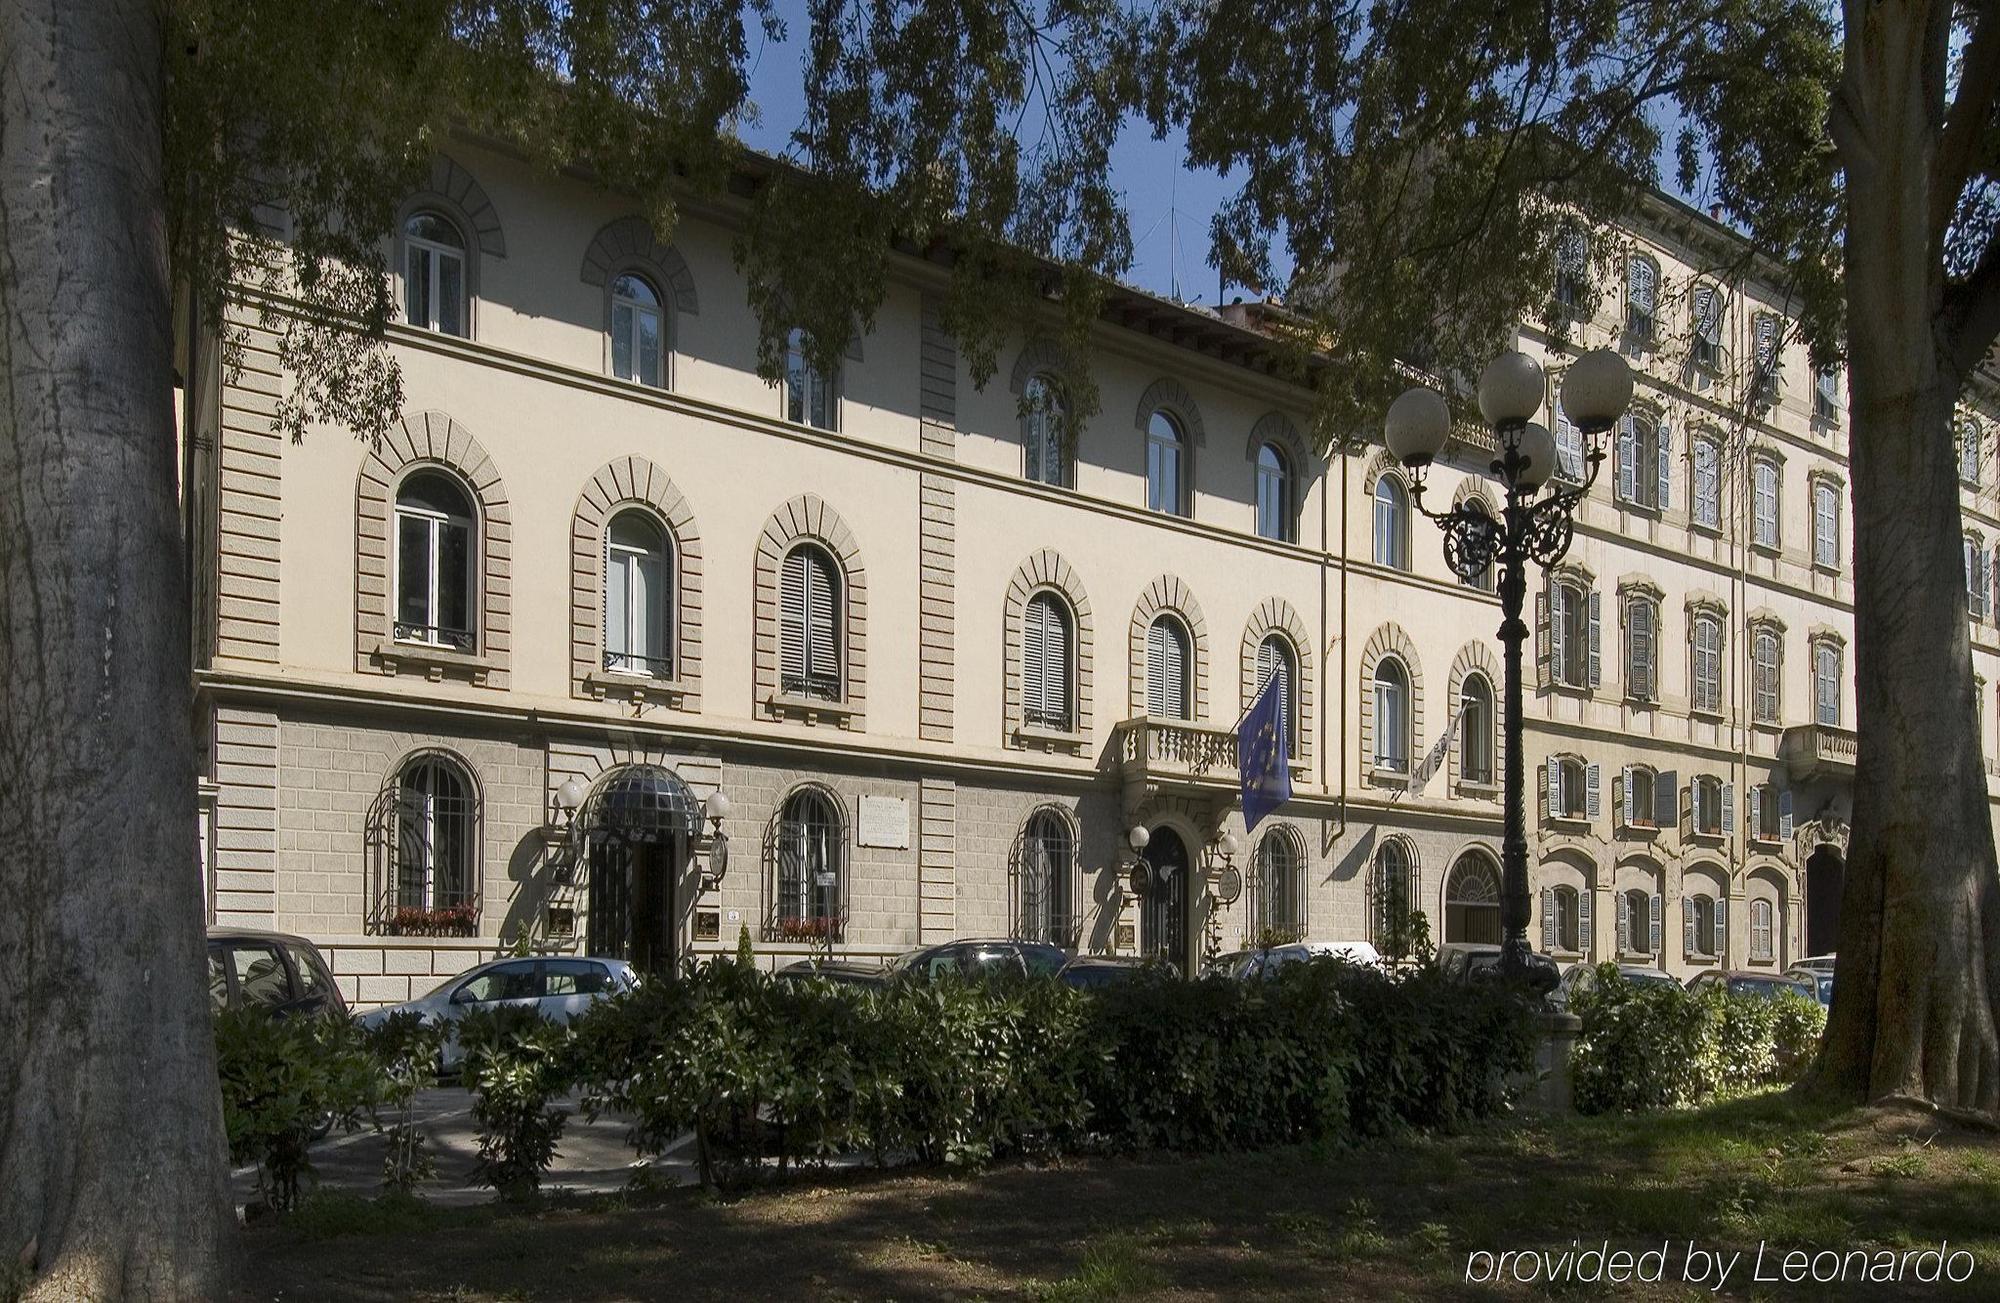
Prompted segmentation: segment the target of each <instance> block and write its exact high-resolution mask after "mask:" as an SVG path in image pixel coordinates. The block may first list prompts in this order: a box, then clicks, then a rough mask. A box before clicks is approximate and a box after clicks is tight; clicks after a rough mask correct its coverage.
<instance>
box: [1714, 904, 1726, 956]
mask: <svg viewBox="0 0 2000 1303" xmlns="http://www.w3.org/2000/svg"><path fill="white" fill-rule="evenodd" d="M1715 957H1716V958H1717V959H1727V958H1728V957H1729V901H1728V900H1727V899H1725V898H1724V897H1721V896H1717V897H1716V898H1715Z"/></svg>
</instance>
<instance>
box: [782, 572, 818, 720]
mask: <svg viewBox="0 0 2000 1303" xmlns="http://www.w3.org/2000/svg"><path fill="white" fill-rule="evenodd" d="M811 574H812V557H811V556H810V555H809V554H808V553H807V552H806V550H805V549H804V548H799V549H797V550H795V551H793V552H792V553H791V554H790V555H789V556H787V557H786V558H785V570H784V574H783V576H782V578H781V580H780V583H779V590H780V592H779V602H778V626H779V632H778V665H779V674H780V680H781V682H780V690H781V691H784V692H788V693H797V694H803V693H805V691H806V625H807V614H808V608H809V606H810V603H811V598H810V593H811V588H812V579H811Z"/></svg>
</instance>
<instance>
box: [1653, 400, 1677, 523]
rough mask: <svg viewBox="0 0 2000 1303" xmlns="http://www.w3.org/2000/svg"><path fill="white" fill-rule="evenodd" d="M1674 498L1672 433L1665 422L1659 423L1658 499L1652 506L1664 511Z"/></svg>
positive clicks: (1671, 429) (1670, 427) (1671, 428)
mask: <svg viewBox="0 0 2000 1303" xmlns="http://www.w3.org/2000/svg"><path fill="white" fill-rule="evenodd" d="M1673 496H1674V431H1673V427H1672V426H1670V425H1668V424H1667V423H1666V422H1665V421H1661V422H1660V498H1659V501H1658V502H1656V503H1654V504H1653V505H1654V506H1656V507H1658V508H1659V509H1660V510H1661V511H1665V510H1666V509H1667V508H1668V507H1669V506H1671V505H1672V503H1673Z"/></svg>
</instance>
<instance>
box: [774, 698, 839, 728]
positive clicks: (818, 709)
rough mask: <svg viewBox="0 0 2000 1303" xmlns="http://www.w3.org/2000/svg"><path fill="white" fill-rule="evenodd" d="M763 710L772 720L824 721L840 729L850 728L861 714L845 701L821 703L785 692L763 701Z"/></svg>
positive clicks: (812, 722) (805, 722) (817, 700)
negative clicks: (769, 713)
mask: <svg viewBox="0 0 2000 1303" xmlns="http://www.w3.org/2000/svg"><path fill="white" fill-rule="evenodd" d="M764 707H765V709H767V710H769V711H770V712H771V717H772V718H773V719H789V720H794V721H796V722H798V723H802V724H817V723H819V722H820V721H821V720H825V721H826V722H827V723H829V724H838V725H840V726H841V727H842V728H848V727H850V726H851V725H852V724H853V722H854V720H855V719H856V718H858V717H859V716H860V714H861V711H860V708H859V707H856V706H852V705H850V704H848V703H847V702H845V701H822V700H821V699H820V698H818V697H800V696H794V695H793V694H791V693H787V692H774V693H772V694H771V695H770V696H768V697H766V698H765V699H764Z"/></svg>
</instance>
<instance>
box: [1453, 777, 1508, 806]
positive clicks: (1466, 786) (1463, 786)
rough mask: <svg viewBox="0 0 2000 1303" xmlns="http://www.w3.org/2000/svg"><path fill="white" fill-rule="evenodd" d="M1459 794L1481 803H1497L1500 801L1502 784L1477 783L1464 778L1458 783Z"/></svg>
mask: <svg viewBox="0 0 2000 1303" xmlns="http://www.w3.org/2000/svg"><path fill="white" fill-rule="evenodd" d="M1458 794H1459V795H1460V796H1469V797H1472V798H1474V799H1475V800H1480V801H1497V800H1499V799H1500V784H1498V783H1475V782H1473V781H1472V780H1470V779H1463V778H1462V779H1460V780H1459V783H1458Z"/></svg>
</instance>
